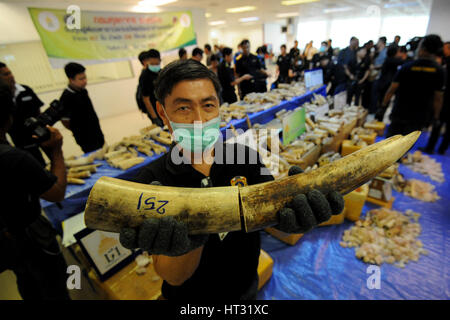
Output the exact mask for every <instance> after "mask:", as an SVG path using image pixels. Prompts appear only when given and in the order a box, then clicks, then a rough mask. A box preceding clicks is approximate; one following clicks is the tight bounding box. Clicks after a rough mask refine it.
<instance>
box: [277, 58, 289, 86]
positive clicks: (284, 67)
mask: <svg viewBox="0 0 450 320" xmlns="http://www.w3.org/2000/svg"><path fill="white" fill-rule="evenodd" d="M277 65H278V68H279V69H280V75H279V77H278V79H279V82H280V83H285V82H287V81H288V78H289V68H290V67H291V59H290V57H289V55H285V56H282V55H280V56H279V57H278V59H277Z"/></svg>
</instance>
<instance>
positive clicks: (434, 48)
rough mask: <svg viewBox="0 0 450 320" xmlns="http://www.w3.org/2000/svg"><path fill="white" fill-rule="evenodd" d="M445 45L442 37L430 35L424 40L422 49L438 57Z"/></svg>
mask: <svg viewBox="0 0 450 320" xmlns="http://www.w3.org/2000/svg"><path fill="white" fill-rule="evenodd" d="M443 46H444V43H443V42H442V39H441V37H439V36H438V35H436V34H429V35H427V36H425V37H424V38H423V39H422V42H421V47H422V49H424V50H425V51H427V52H428V53H429V54H435V55H437V54H438V53H439V51H440V50H442V48H443Z"/></svg>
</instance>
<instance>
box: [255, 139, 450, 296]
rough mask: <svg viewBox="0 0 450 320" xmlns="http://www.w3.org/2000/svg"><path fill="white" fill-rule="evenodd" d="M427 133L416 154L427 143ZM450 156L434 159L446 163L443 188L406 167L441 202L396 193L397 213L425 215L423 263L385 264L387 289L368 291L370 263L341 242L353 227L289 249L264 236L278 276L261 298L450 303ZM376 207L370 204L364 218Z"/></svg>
mask: <svg viewBox="0 0 450 320" xmlns="http://www.w3.org/2000/svg"><path fill="white" fill-rule="evenodd" d="M427 138H428V135H427V134H423V135H422V136H421V137H420V139H419V142H418V143H417V144H416V145H415V147H414V148H413V149H412V151H414V150H415V149H416V148H417V147H418V146H424V145H425V144H426V141H427ZM449 156H450V152H447V154H446V155H445V156H439V155H436V156H433V157H434V158H435V159H436V160H437V161H439V162H441V163H442V170H443V171H444V174H445V175H446V179H447V181H446V182H443V183H438V182H435V181H432V180H431V179H430V178H428V177H426V176H424V175H422V174H419V173H416V172H413V171H412V170H410V169H409V168H408V167H406V166H404V165H401V166H400V172H401V173H402V174H404V176H405V178H406V179H412V178H416V179H419V180H423V181H426V182H429V183H431V184H433V185H435V186H436V191H437V192H438V194H439V196H441V197H442V199H440V200H438V201H437V202H435V203H427V202H422V201H420V200H416V199H413V198H410V197H408V196H405V195H403V194H401V193H398V192H395V191H393V195H394V197H395V198H396V199H395V201H394V204H393V209H395V210H399V211H402V212H404V211H406V210H407V209H412V210H414V211H415V212H419V213H421V214H422V216H421V217H420V219H419V223H420V224H421V226H422V233H421V235H420V236H419V240H421V241H422V242H423V244H424V248H425V249H426V250H428V252H429V254H428V255H421V256H420V259H419V261H417V262H410V263H408V264H406V266H405V268H404V269H401V268H398V267H395V266H393V265H389V264H382V265H381V267H380V270H381V288H380V289H379V290H378V289H368V287H367V279H368V278H369V276H370V275H371V273H367V267H368V266H369V265H368V264H365V263H363V262H362V261H361V260H359V259H357V258H356V257H355V250H354V248H342V247H341V246H340V245H339V242H340V241H342V236H343V233H344V231H345V230H347V229H349V228H350V227H351V226H352V225H353V223H352V222H349V221H347V220H346V221H345V222H344V223H343V224H341V225H334V226H326V227H320V228H317V229H314V230H312V231H311V232H309V233H307V234H305V235H304V236H303V237H302V238H301V239H300V240H299V241H298V242H297V244H296V245H294V246H290V245H287V244H284V243H283V242H281V241H279V240H278V239H276V238H274V237H272V236H271V235H269V234H267V233H265V232H261V240H262V249H264V250H265V251H266V252H267V253H268V254H269V255H270V256H271V257H272V258H273V260H274V267H273V274H272V277H271V279H270V280H269V281H268V283H267V284H266V285H265V286H264V287H263V288H262V289H261V291H260V292H259V294H258V299H264V300H270V299H285V300H290V299H376V300H380V299H449V298H450V291H449V279H450V277H449V265H450V255H449V253H450V238H449V230H450V209H449V208H450V194H449V190H450V188H449V187H450V182H449V179H450V177H449V175H448V173H449V172H450V157H449ZM373 208H377V206H376V205H373V204H370V203H366V205H365V206H364V208H363V216H364V214H365V213H366V212H367V211H368V210H370V209H373Z"/></svg>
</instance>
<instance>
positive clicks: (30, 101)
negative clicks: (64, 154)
mask: <svg viewBox="0 0 450 320" xmlns="http://www.w3.org/2000/svg"><path fill="white" fill-rule="evenodd" d="M0 79H2V80H3V81H4V82H5V83H6V84H7V85H8V87H9V89H10V90H11V92H12V94H13V101H14V104H15V108H14V112H13V118H14V121H13V125H12V126H11V128H10V130H9V132H8V133H9V135H10V137H11V139H12V141H13V142H14V145H15V146H16V147H17V148H20V149H22V150H26V151H28V152H29V153H30V154H31V155H33V157H34V158H35V159H36V160H37V161H38V162H39V163H40V164H41V165H42V166H43V167H44V166H45V161H44V158H43V157H42V153H41V151H40V150H39V146H38V145H37V144H36V143H35V141H34V140H33V139H32V137H31V133H30V132H27V130H26V128H25V126H24V123H25V120H26V119H28V118H30V117H37V116H38V115H39V114H40V113H41V111H40V108H41V107H42V106H43V105H44V103H43V102H42V101H41V100H40V99H39V98H38V96H37V95H36V94H35V93H34V91H33V89H31V88H30V87H28V86H26V85H23V84H22V85H21V84H18V83H16V80H15V79H14V75H13V74H12V72H11V70H10V69H9V68H8V67H7V65H6V64H4V63H3V62H0Z"/></svg>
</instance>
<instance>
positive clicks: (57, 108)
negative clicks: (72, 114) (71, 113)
mask: <svg viewBox="0 0 450 320" xmlns="http://www.w3.org/2000/svg"><path fill="white" fill-rule="evenodd" d="M62 111H63V108H62V106H61V104H60V103H59V101H58V100H53V101H52V103H50V107H48V109H47V110H45V111H44V112H43V113H41V114H40V115H39V116H37V117H30V118H28V119H26V120H25V123H24V125H25V128H26V130H27V131H28V132H29V133H30V134H31V135H34V136H36V137H37V142H38V143H40V142H43V141H46V140H48V139H50V131H49V130H48V129H47V127H46V126H47V125H49V126H52V125H54V124H55V123H56V122H57V121H59V120H60V119H61V117H62Z"/></svg>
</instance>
